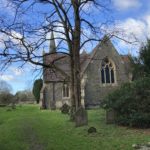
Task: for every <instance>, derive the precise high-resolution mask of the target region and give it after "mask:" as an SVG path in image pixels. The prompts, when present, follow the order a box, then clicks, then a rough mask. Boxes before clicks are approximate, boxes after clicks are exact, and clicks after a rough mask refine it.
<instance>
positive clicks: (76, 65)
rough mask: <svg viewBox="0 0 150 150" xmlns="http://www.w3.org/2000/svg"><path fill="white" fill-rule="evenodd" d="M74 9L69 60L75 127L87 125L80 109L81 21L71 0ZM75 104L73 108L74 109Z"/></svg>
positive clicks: (76, 5)
mask: <svg viewBox="0 0 150 150" xmlns="http://www.w3.org/2000/svg"><path fill="white" fill-rule="evenodd" d="M72 4H73V8H74V15H75V16H74V17H75V18H74V20H75V28H74V33H73V46H72V58H71V73H72V83H71V85H72V90H73V93H72V102H73V103H72V104H73V105H72V112H71V113H72V114H71V116H73V119H74V120H75V123H76V126H82V125H85V124H87V114H86V113H85V111H84V110H83V108H82V107H81V77H80V72H81V67H80V39H81V21H80V12H79V7H78V5H79V4H78V2H77V1H75V0H72ZM74 104H75V107H74Z"/></svg>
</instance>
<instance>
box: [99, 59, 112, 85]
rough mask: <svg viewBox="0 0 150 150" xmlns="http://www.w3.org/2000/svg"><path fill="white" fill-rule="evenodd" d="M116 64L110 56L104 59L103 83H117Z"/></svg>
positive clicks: (102, 69)
mask: <svg viewBox="0 0 150 150" xmlns="http://www.w3.org/2000/svg"><path fill="white" fill-rule="evenodd" d="M114 71H115V68H114V64H113V63H112V62H111V61H109V59H108V58H105V59H103V60H102V64H101V82H102V84H111V83H115V72H114Z"/></svg>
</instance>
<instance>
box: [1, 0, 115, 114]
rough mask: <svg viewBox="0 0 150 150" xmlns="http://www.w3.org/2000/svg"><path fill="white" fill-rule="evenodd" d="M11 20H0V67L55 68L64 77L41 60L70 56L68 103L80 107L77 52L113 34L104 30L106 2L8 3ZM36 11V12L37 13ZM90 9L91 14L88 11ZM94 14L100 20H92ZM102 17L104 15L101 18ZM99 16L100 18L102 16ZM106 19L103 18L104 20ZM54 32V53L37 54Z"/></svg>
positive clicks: (22, 0)
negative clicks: (0, 35)
mask: <svg viewBox="0 0 150 150" xmlns="http://www.w3.org/2000/svg"><path fill="white" fill-rule="evenodd" d="M10 3H11V4H12V7H13V9H14V10H15V11H14V15H13V19H11V21H9V22H8V19H9V18H4V17H1V18H0V33H1V34H2V35H5V38H3V39H1V41H0V43H1V44H2V45H3V48H2V49H0V57H1V64H3V66H2V67H3V68H4V67H7V66H9V65H10V64H12V63H19V65H21V66H23V65H25V64H26V63H32V64H34V65H36V66H41V67H45V68H55V70H59V71H60V72H61V73H63V74H66V73H65V72H64V71H63V70H62V69H61V68H59V67H58V66H57V65H55V62H57V61H58V60H60V59H61V58H62V57H60V58H57V59H55V60H53V61H51V62H49V63H44V62H43V57H44V56H46V55H53V54H54V53H63V54H65V55H68V56H70V66H71V75H70V76H69V77H68V78H70V80H71V100H72V102H71V104H72V110H73V112H76V111H77V109H78V108H79V107H81V68H80V52H81V50H82V49H83V48H84V46H85V45H86V44H87V43H89V42H92V41H95V42H96V41H97V42H98V41H100V40H101V39H102V37H103V35H104V34H107V36H108V37H109V38H110V37H112V35H114V32H113V33H109V34H108V33H107V32H106V29H107V26H108V25H109V24H111V23H112V19H111V17H108V14H109V11H110V10H109V3H110V1H109V0H107V1H102V0H31V1H29V0H11V1H10ZM37 9H38V10H37ZM89 9H92V11H89ZM95 11H98V13H99V14H100V15H101V17H100V18H101V19H99V18H98V17H93V16H94V15H95V14H94V13H95ZM103 15H105V16H103ZM102 16H103V17H102ZM106 16H107V17H106ZM50 32H54V33H55V35H56V36H55V38H54V39H55V40H56V41H57V51H56V52H51V53H46V54H44V56H43V55H41V49H43V48H44V47H45V46H46V45H47V41H50V40H53V39H50V38H49V37H47V35H48V33H50Z"/></svg>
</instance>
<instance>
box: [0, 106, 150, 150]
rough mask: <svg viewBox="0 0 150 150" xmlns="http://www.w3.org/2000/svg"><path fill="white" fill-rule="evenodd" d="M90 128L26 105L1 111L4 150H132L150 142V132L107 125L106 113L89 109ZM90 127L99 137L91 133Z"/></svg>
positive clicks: (1, 149) (1, 147) (0, 147)
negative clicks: (136, 145) (95, 129)
mask: <svg viewBox="0 0 150 150" xmlns="http://www.w3.org/2000/svg"><path fill="white" fill-rule="evenodd" d="M88 116H89V125H88V126H85V127H79V128H75V127H74V124H73V123H72V122H70V121H69V116H67V115H63V114H61V113H60V112H59V111H50V110H49V111H45V110H39V107H38V106H36V105H35V106H34V105H26V106H22V107H19V106H18V107H17V109H16V110H13V111H7V108H0V150H78V149H79V150H132V144H135V143H147V142H149V141H150V130H149V129H147V130H137V129H129V128H126V127H118V126H115V125H106V124H105V112H104V110H100V109H99V110H89V111H88ZM90 126H94V127H96V128H97V131H98V132H97V133H96V134H88V133H87V129H88V128H89V127H90Z"/></svg>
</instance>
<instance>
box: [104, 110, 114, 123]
mask: <svg viewBox="0 0 150 150" xmlns="http://www.w3.org/2000/svg"><path fill="white" fill-rule="evenodd" d="M115 119H116V112H115V111H114V110H107V111H106V123H108V124H112V123H115Z"/></svg>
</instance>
